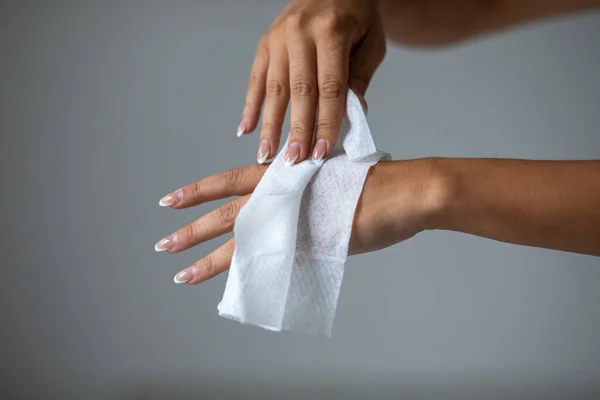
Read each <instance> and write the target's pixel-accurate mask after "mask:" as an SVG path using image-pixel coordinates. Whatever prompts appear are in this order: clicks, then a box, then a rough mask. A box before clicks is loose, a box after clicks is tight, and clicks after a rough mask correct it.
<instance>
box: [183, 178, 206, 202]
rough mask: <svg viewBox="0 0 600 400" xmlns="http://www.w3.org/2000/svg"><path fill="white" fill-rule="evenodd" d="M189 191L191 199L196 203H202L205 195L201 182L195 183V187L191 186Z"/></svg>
mask: <svg viewBox="0 0 600 400" xmlns="http://www.w3.org/2000/svg"><path fill="white" fill-rule="evenodd" d="M189 191H190V193H189V194H190V196H189V197H190V198H192V199H195V200H196V201H202V195H203V194H204V189H203V187H202V184H201V183H200V182H195V183H194V184H193V185H190V187H189ZM185 197H186V196H185V193H184V198H185Z"/></svg>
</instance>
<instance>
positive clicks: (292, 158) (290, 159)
mask: <svg viewBox="0 0 600 400" xmlns="http://www.w3.org/2000/svg"><path fill="white" fill-rule="evenodd" d="M299 156H300V143H296V142H294V143H290V144H289V145H288V148H287V152H286V153H285V159H284V160H283V163H284V165H285V166H286V167H291V166H292V165H294V163H295V162H296V160H297V159H298V157H299Z"/></svg>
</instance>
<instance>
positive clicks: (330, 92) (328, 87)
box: [319, 75, 344, 99]
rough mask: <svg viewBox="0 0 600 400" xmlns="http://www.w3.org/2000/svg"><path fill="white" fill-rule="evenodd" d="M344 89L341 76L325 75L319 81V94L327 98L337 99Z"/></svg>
mask: <svg viewBox="0 0 600 400" xmlns="http://www.w3.org/2000/svg"><path fill="white" fill-rule="evenodd" d="M343 89H344V88H343V85H342V82H341V80H340V79H339V77H337V76H334V75H325V76H324V77H323V78H322V79H321V82H320V83H319V96H320V97H322V98H325V99H337V98H339V97H341V96H342V93H343V92H344V90H343Z"/></svg>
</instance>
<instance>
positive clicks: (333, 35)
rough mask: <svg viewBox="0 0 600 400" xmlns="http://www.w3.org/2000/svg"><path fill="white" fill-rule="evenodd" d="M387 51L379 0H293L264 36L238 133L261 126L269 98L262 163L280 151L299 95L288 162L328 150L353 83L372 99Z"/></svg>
mask: <svg viewBox="0 0 600 400" xmlns="http://www.w3.org/2000/svg"><path fill="white" fill-rule="evenodd" d="M384 56H385V37H384V34H383V28H382V25H381V22H380V19H379V13H378V9H377V1H373V0H294V1H292V2H291V3H290V4H289V5H288V6H287V7H286V8H285V9H284V10H283V12H282V13H281V15H279V17H278V18H277V19H276V20H275V22H274V23H273V25H272V26H271V27H270V28H269V29H268V30H267V32H266V33H265V34H264V36H263V37H262V38H261V39H260V42H259V44H258V48H257V52H256V57H255V59H254V63H253V66H252V70H251V74H250V80H249V85H248V92H247V95H246V104H245V107H244V111H243V113H242V121H241V123H240V126H239V128H238V136H241V135H242V134H244V133H249V132H252V131H253V130H254V129H255V128H256V125H257V124H258V119H259V115H260V111H261V106H263V103H264V110H263V119H262V128H261V133H260V139H259V150H258V155H257V159H258V162H259V164H262V163H263V162H265V161H266V160H267V159H269V158H271V157H273V156H275V154H276V153H277V149H278V147H279V142H280V139H281V131H282V125H283V120H284V118H285V113H286V110H287V106H288V102H289V101H290V99H291V120H290V143H289V146H288V153H287V156H286V164H288V165H292V164H294V163H295V162H300V161H302V160H304V159H305V158H306V157H307V156H308V155H309V154H312V157H313V158H314V159H317V160H318V159H322V158H325V157H327V156H328V155H329V153H330V152H331V150H332V149H333V147H334V146H335V143H336V141H337V139H338V135H339V130H340V123H341V120H342V116H343V112H344V106H345V100H346V93H347V89H348V87H350V88H351V89H352V90H353V91H354V92H355V93H356V94H357V95H358V96H359V98H361V101H363V105H366V103H365V102H364V95H365V92H366V90H367V86H368V85H369V82H370V80H371V77H372V76H373V73H374V72H375V70H376V69H377V67H378V66H379V64H380V63H381V61H382V60H383V58H384ZM317 111H318V112H317ZM315 124H316V133H315ZM313 134H314V135H315V137H314V138H313ZM313 143H314V144H313Z"/></svg>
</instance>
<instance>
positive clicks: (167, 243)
mask: <svg viewBox="0 0 600 400" xmlns="http://www.w3.org/2000/svg"><path fill="white" fill-rule="evenodd" d="M176 242H177V233H174V234H172V235H169V236H167V237H165V238H163V239H161V240H159V241H158V243H156V244H155V245H154V250H155V251H157V252H161V251H167V250H171V249H172V248H173V246H175V243H176Z"/></svg>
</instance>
